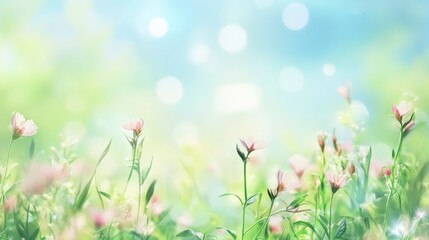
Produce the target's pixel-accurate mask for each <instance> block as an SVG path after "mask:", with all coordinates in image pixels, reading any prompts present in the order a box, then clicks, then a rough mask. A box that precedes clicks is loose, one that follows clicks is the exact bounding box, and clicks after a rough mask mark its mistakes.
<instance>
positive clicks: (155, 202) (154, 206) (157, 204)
mask: <svg viewBox="0 0 429 240" xmlns="http://www.w3.org/2000/svg"><path fill="white" fill-rule="evenodd" d="M150 210H151V212H152V214H153V215H154V216H159V215H160V214H161V213H162V212H164V210H165V206H164V204H162V202H161V201H160V200H159V198H158V197H157V196H154V197H152V199H151V204H150Z"/></svg>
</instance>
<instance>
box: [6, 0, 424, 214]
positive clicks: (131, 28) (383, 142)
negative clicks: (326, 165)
mask: <svg viewBox="0 0 429 240" xmlns="http://www.w3.org/2000/svg"><path fill="white" fill-rule="evenodd" d="M428 26H429V2H427V1H413V2H407V1H399V0H393V1H387V0H382V1H376V2H374V1H358V0H348V1H333V0H327V1H299V2H292V1H276V0H235V1H230V0H219V1H195V0H194V1H173V0H171V1H156V0H152V1H111V0H103V1H101V0H100V1H86V0H85V1H83V0H73V1H54V0H50V1H43V0H35V1H20V0H16V1H0V99H1V102H0V104H1V105H0V106H1V108H0V109H1V111H0V126H2V127H0V135H1V138H0V141H1V142H2V143H3V144H1V145H0V150H1V152H2V154H1V155H2V156H3V157H2V158H5V157H6V150H7V143H8V141H9V139H10V135H11V133H10V130H9V129H8V125H9V121H10V114H11V112H13V111H18V112H21V113H23V114H24V116H25V117H27V118H32V119H34V121H35V122H36V124H37V125H38V127H39V132H38V133H37V135H36V136H35V137H34V139H35V141H36V151H37V152H38V157H37V158H36V160H35V161H48V160H49V156H50V150H49V148H50V146H58V145H59V142H60V141H62V139H63V138H69V139H77V140H78V144H77V152H78V153H79V155H80V157H79V160H80V161H82V162H85V163H86V164H88V165H93V164H95V162H96V159H97V157H98V155H99V154H100V153H101V151H102V149H103V148H104V146H105V145H106V144H107V142H108V141H109V139H110V138H112V139H113V145H112V149H111V152H110V153H109V155H108V159H107V160H106V162H104V163H103V166H102V171H100V175H103V176H105V177H109V178H111V177H113V178H114V179H117V180H118V181H117V183H114V185H118V186H122V185H123V184H125V175H126V173H127V171H128V169H127V167H126V162H125V159H126V158H129V157H130V152H131V151H130V148H129V146H128V143H127V142H126V139H125V137H124V132H123V129H122V123H123V122H125V121H127V120H129V119H137V118H143V119H144V121H145V126H144V135H145V136H146V142H145V150H144V154H143V159H144V161H146V163H147V161H149V160H150V159H151V158H152V156H153V159H154V169H155V172H154V173H153V175H152V177H154V178H156V179H158V185H157V186H158V188H157V191H158V194H159V195H161V196H164V198H165V199H166V200H165V201H166V202H169V203H174V202H176V199H181V200H182V201H181V202H183V203H184V205H186V204H191V206H192V204H194V205H198V206H200V205H201V202H206V203H208V205H216V204H224V203H225V202H220V203H219V200H218V199H217V196H218V195H220V194H222V193H224V192H226V191H229V190H230V189H235V188H239V187H241V185H240V178H241V174H240V173H241V171H240V169H241V168H240V167H241V162H240V160H239V158H238V157H237V156H236V153H235V144H236V143H237V142H238V138H240V137H244V136H254V137H255V138H257V139H262V141H263V142H264V145H265V150H264V151H261V152H260V158H259V160H258V161H259V163H257V164H256V165H255V167H253V169H252V170H251V173H252V176H251V179H252V178H256V177H258V178H262V185H263V184H264V183H265V181H266V180H267V179H271V178H273V177H272V176H270V173H272V172H274V171H275V170H276V169H277V168H284V169H288V165H287V159H288V158H289V157H290V156H292V155H294V154H297V153H299V154H303V155H305V156H307V157H309V158H311V157H312V154H313V153H312V152H313V150H315V149H316V147H317V143H316V141H315V133H316V132H317V131H319V130H324V131H327V132H331V130H332V129H333V128H335V127H336V128H337V129H338V134H339V136H340V139H342V140H343V141H351V138H352V134H351V133H350V131H348V130H347V129H346V128H344V127H341V124H340V123H339V122H338V117H337V115H338V114H337V113H338V111H341V110H344V109H346V107H347V106H346V103H345V101H344V100H343V99H342V98H341V96H340V95H339V94H338V92H337V89H338V87H340V86H344V85H349V86H351V89H352V90H351V91H352V99H353V100H357V101H359V102H355V103H356V104H357V105H356V106H358V107H357V111H358V112H357V113H356V114H355V115H354V116H355V117H356V119H357V120H358V121H359V124H362V127H364V128H365V130H364V131H363V132H362V133H360V136H361V137H360V138H359V139H360V141H361V142H363V143H364V144H366V145H377V146H381V147H380V149H381V150H380V151H379V152H382V153H383V154H384V153H386V149H387V154H389V153H390V152H389V151H390V149H389V148H390V147H393V146H394V145H395V144H396V141H397V140H396V136H397V132H396V129H395V125H394V121H393V119H392V117H391V112H390V111H391V106H392V104H393V103H399V102H400V101H401V100H403V99H404V94H409V93H411V94H413V95H414V96H417V97H418V100H417V102H416V108H417V109H419V111H418V115H417V119H418V120H419V121H421V122H424V121H426V119H427V115H426V114H425V112H426V111H427V110H428V107H429V95H428V94H427V92H428V90H429V29H428ZM405 98H407V96H405ZM361 122H365V123H361ZM422 129H423V130H420V131H419V133H418V134H415V136H413V138H414V140H413V142H412V144H409V145H410V146H409V147H411V148H415V149H420V150H419V151H423V150H421V149H426V147H427V146H428V145H427V140H426V138H427V135H428V130H427V128H426V127H425V128H422ZM29 143H30V140H29V139H20V140H19V143H17V144H16V145H15V146H14V151H13V154H12V158H15V159H25V156H27V150H26V149H27V148H28V146H29ZM375 152H377V151H375ZM375 154H377V153H375ZM383 154H381V155H383ZM425 156H427V154H426V155H425ZM382 157H383V156H381V158H382ZM384 157H388V156H384ZM24 161H25V160H24ZM24 164H25V162H24ZM267 181H268V180H267ZM106 184H109V183H106ZM255 187H256V186H255ZM190 189H198V192H199V194H200V196H201V198H202V199H203V201H199V200H198V198H194V197H195V196H196V194H191V195H189V191H190ZM215 202H217V203H215ZM196 209H198V208H196ZM218 209H222V208H218ZM223 209H224V211H225V214H227V211H228V208H223ZM195 211H196V210H195Z"/></svg>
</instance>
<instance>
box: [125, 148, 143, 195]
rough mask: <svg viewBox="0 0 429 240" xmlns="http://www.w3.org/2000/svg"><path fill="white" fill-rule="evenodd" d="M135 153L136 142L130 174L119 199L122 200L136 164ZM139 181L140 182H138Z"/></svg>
mask: <svg viewBox="0 0 429 240" xmlns="http://www.w3.org/2000/svg"><path fill="white" fill-rule="evenodd" d="M136 152H137V141H136V143H135V146H133V161H132V164H131V169H130V173H129V174H128V179H127V183H126V185H125V189H124V192H123V193H122V197H121V199H123V198H124V196H125V193H126V192H127V189H128V184H129V183H130V179H131V175H132V174H133V171H134V165H135V163H136V154H137V153H136ZM139 181H140V180H139Z"/></svg>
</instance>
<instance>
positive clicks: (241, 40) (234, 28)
mask: <svg viewBox="0 0 429 240" xmlns="http://www.w3.org/2000/svg"><path fill="white" fill-rule="evenodd" d="M218 41H219V45H220V47H221V48H222V49H223V50H225V51H226V52H229V53H236V52H240V51H241V50H243V49H244V47H246V43H247V36H246V31H245V30H244V29H243V28H242V27H241V26H240V25H236V24H230V25H226V26H224V27H223V28H222V29H221V30H220V32H219V36H218Z"/></svg>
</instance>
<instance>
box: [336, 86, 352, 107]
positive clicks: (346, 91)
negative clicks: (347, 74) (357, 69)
mask: <svg viewBox="0 0 429 240" xmlns="http://www.w3.org/2000/svg"><path fill="white" fill-rule="evenodd" d="M338 93H339V94H340V95H341V97H343V98H344V100H346V101H347V102H348V103H350V87H349V86H341V87H339V88H338Z"/></svg>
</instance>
